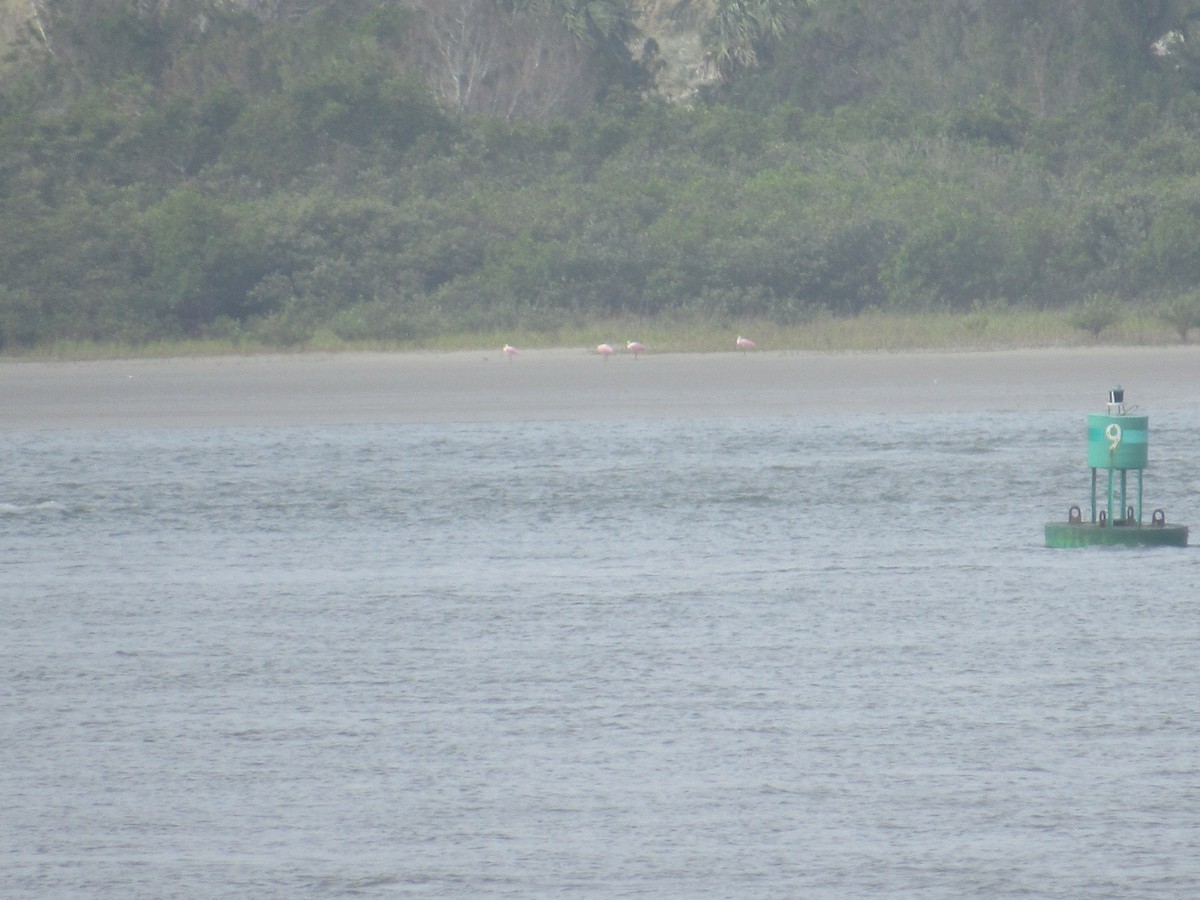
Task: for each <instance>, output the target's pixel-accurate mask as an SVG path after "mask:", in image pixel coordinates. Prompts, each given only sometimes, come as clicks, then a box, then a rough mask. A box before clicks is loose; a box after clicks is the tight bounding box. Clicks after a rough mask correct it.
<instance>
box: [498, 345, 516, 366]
mask: <svg viewBox="0 0 1200 900" xmlns="http://www.w3.org/2000/svg"><path fill="white" fill-rule="evenodd" d="M501 352H502V353H503V354H504V355H505V356H507V357H508V361H509V362H512V358H513V357H514V356H516V355H517V348H516V347H514V346H513V345H512V344H505V345H504V349H503V350H502V351H501Z"/></svg>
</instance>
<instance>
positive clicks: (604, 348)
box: [596, 344, 613, 362]
mask: <svg viewBox="0 0 1200 900" xmlns="http://www.w3.org/2000/svg"><path fill="white" fill-rule="evenodd" d="M596 352H597V353H599V354H600V355H601V356H603V357H604V361H605V362H608V358H609V357H610V356H612V355H613V348H612V344H601V345H600V346H599V347H597V348H596Z"/></svg>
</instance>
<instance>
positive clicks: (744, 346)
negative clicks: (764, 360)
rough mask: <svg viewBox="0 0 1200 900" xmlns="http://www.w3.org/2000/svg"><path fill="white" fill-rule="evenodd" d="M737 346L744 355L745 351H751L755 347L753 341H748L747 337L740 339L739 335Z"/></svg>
mask: <svg viewBox="0 0 1200 900" xmlns="http://www.w3.org/2000/svg"><path fill="white" fill-rule="evenodd" d="M737 345H738V349H739V350H741V351H742V352H743V353H745V352H746V351H747V350H753V349H754V348H755V346H756V345H755V343H754V341H752V340H750V338H748V337H742V336H741V335H740V334H739V335H738V339H737Z"/></svg>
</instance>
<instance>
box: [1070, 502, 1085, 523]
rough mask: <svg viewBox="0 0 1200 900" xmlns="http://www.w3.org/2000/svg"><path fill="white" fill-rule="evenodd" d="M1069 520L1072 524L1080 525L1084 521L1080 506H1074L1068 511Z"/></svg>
mask: <svg viewBox="0 0 1200 900" xmlns="http://www.w3.org/2000/svg"><path fill="white" fill-rule="evenodd" d="M1067 521H1068V522H1070V523H1071V524H1072V525H1078V524H1079V523H1081V522H1082V521H1083V510H1082V509H1080V508H1079V507H1078V506H1072V507H1071V508H1070V510H1068V512H1067Z"/></svg>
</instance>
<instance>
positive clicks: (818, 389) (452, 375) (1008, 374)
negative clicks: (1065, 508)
mask: <svg viewBox="0 0 1200 900" xmlns="http://www.w3.org/2000/svg"><path fill="white" fill-rule="evenodd" d="M1118 383H1119V384H1122V385H1123V386H1124V387H1125V388H1126V391H1127V396H1126V399H1127V401H1128V402H1130V403H1131V404H1136V405H1138V406H1139V407H1140V408H1142V409H1145V410H1148V411H1153V412H1156V413H1162V412H1167V411H1169V410H1171V409H1174V408H1191V407H1194V405H1195V404H1197V403H1200V347H1198V346H1178V347H1139V348H1124V347H1095V348H1071V349H1036V350H1006V351H980V352H946V353H940V352H934V353H877V354H850V353H846V354H839V353H831V354H815V353H805V352H770V351H767V352H761V351H760V352H755V353H749V354H745V355H743V354H741V353H704V354H693V353H670V354H666V353H664V354H655V353H653V352H651V353H648V354H646V355H644V356H642V357H641V358H640V359H634V358H632V357H630V356H628V355H626V354H618V355H617V356H614V357H613V358H612V359H609V360H607V361H605V360H604V359H601V358H600V357H598V356H596V355H595V354H593V353H589V352H587V351H585V350H569V349H567V350H528V351H523V352H522V353H521V354H520V355H519V356H517V357H516V358H515V359H512V360H509V359H506V358H504V357H503V355H502V354H501V353H500V352H499V351H490V352H488V351H481V352H467V351H464V352H453V353H346V354H323V353H311V354H294V355H263V356H229V357H211V358H177V359H135V360H105V361H99V362H25V361H13V360H7V361H2V362H0V391H2V392H3V397H4V412H3V416H2V417H0V428H3V429H9V430H12V429H41V428H108V427H136V426H149V425H155V426H172V427H194V426H237V425H279V426H284V425H337V424H372V423H378V424H406V423H437V422H490V421H530V420H556V419H559V420H561V419H575V420H587V419H594V420H596V421H601V422H602V421H612V420H617V419H627V418H641V419H652V418H672V417H681V416H688V417H698V416H712V417H742V416H753V417H763V416H803V415H822V414H830V413H839V412H842V413H863V414H882V413H890V412H898V413H915V412H966V411H980V410H996V411H1020V410H1031V411H1038V410H1056V409H1063V410H1070V411H1073V412H1078V413H1082V412H1086V411H1093V410H1095V409H1098V408H1102V406H1103V402H1104V400H1105V397H1106V392H1107V390H1108V388H1109V387H1110V386H1112V385H1114V384H1118Z"/></svg>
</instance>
